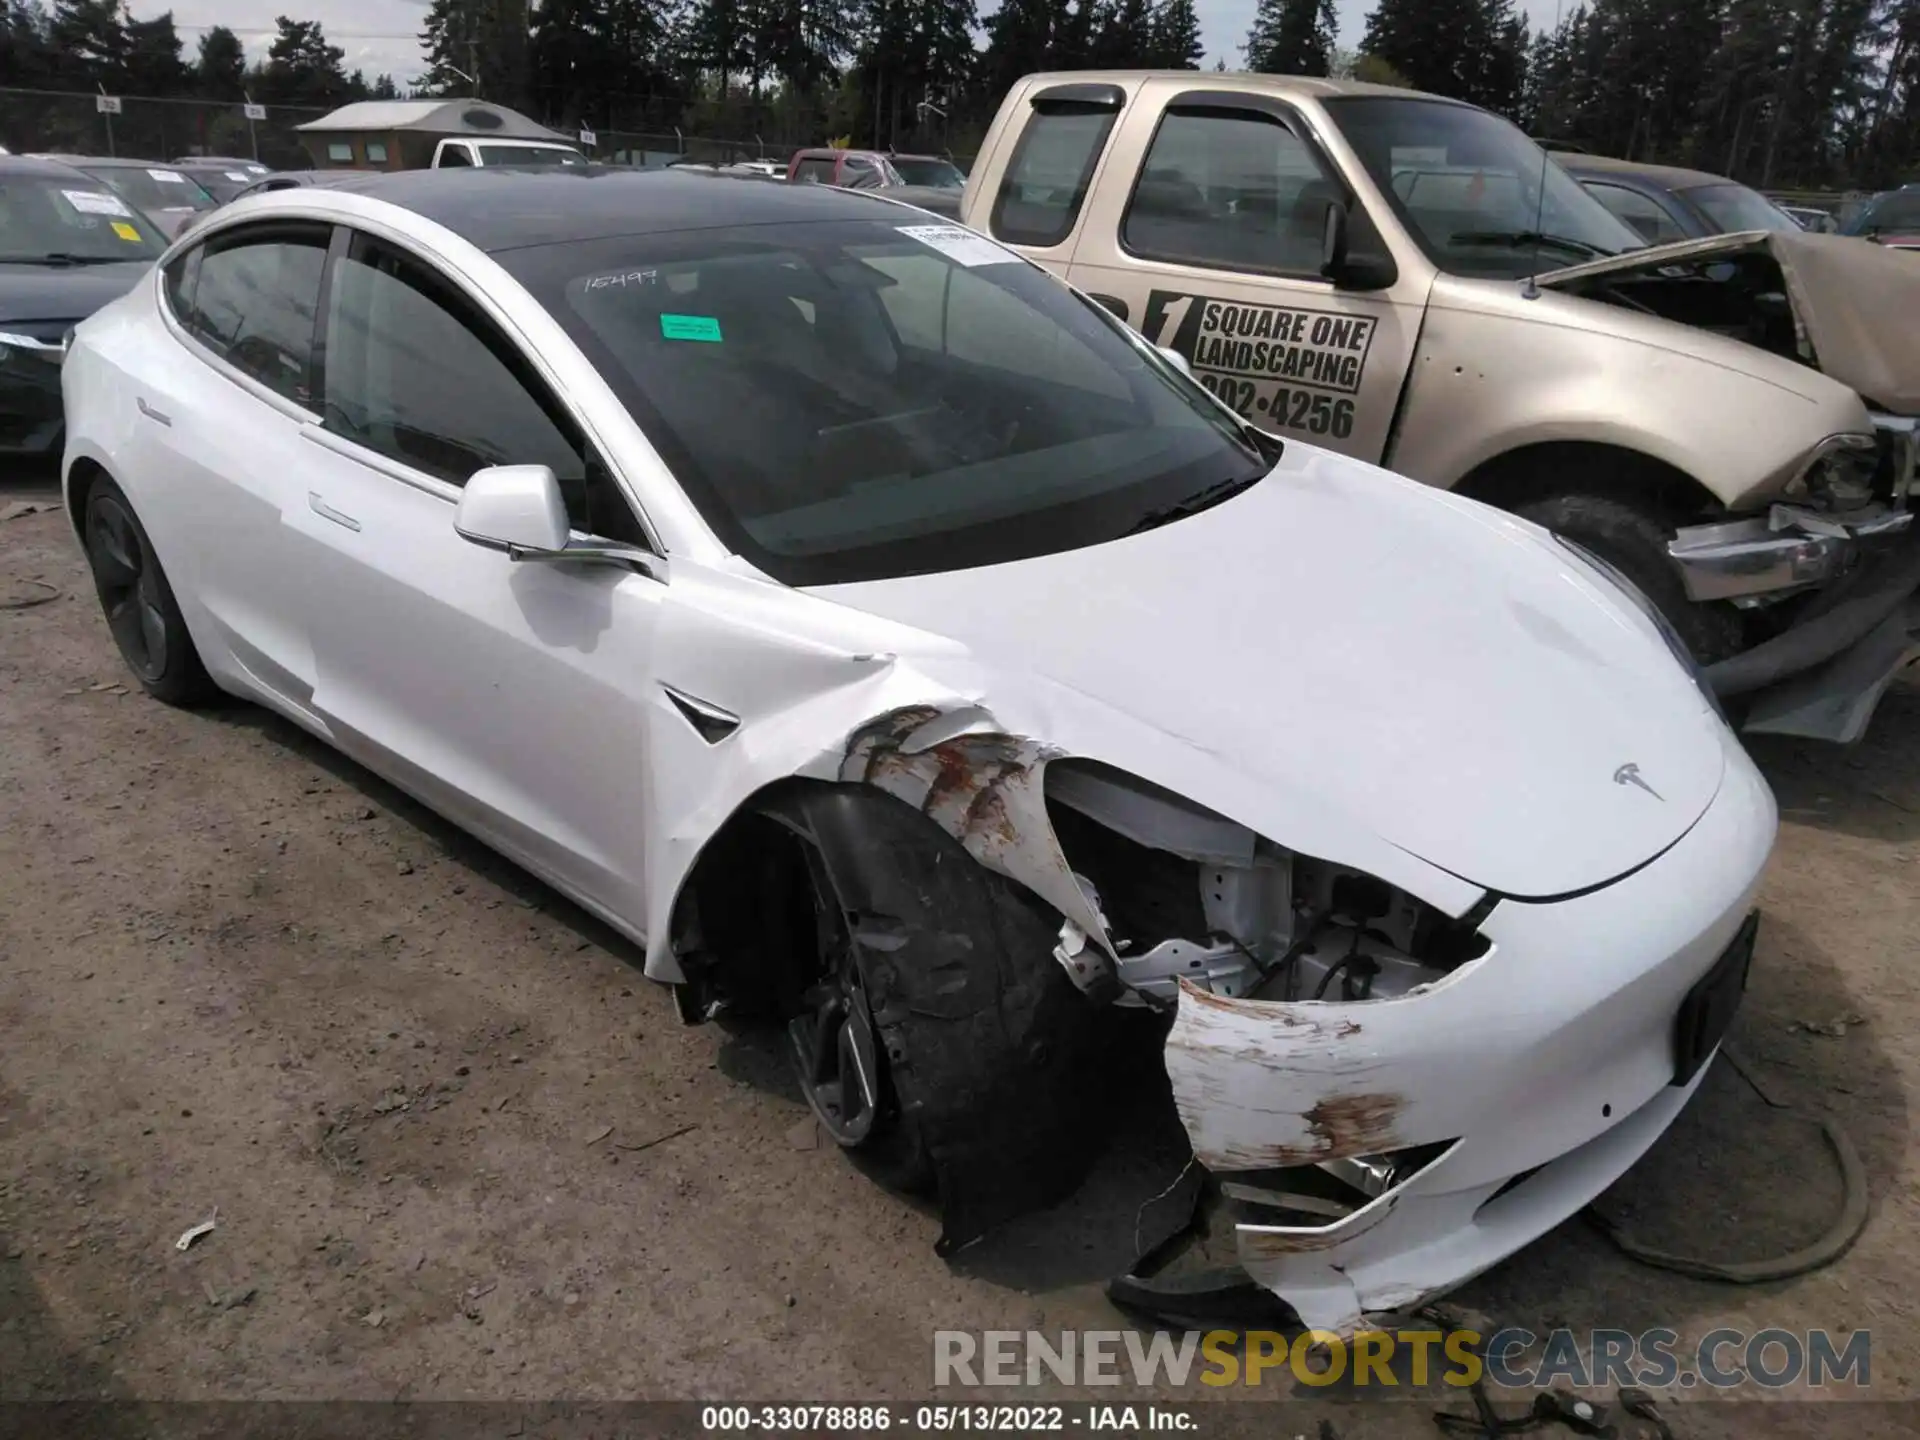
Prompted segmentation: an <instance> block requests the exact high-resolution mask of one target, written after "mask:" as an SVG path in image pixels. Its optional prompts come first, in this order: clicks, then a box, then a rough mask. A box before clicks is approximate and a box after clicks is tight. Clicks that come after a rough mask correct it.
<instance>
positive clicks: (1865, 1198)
mask: <svg viewBox="0 0 1920 1440" xmlns="http://www.w3.org/2000/svg"><path fill="white" fill-rule="evenodd" d="M1720 1053H1721V1054H1722V1055H1724V1056H1725V1057H1726V1060H1727V1063H1728V1064H1729V1065H1731V1066H1732V1067H1733V1068H1734V1070H1735V1071H1736V1072H1737V1073H1738V1074H1739V1076H1740V1078H1741V1079H1743V1080H1745V1081H1746V1082H1747V1084H1748V1085H1750V1086H1751V1087H1752V1088H1753V1093H1754V1094H1756V1095H1758V1096H1759V1097H1760V1099H1761V1100H1762V1101H1763V1102H1764V1103H1765V1104H1766V1105H1767V1106H1768V1107H1769V1108H1771V1109H1774V1110H1792V1109H1794V1108H1796V1107H1795V1106H1794V1105H1793V1104H1792V1103H1791V1102H1790V1101H1786V1100H1782V1099H1779V1098H1778V1097H1777V1096H1775V1095H1773V1094H1771V1093H1770V1092H1769V1091H1768V1090H1767V1088H1766V1087H1765V1086H1764V1085H1762V1084H1761V1082H1760V1077H1759V1076H1758V1075H1757V1074H1755V1073H1754V1071H1753V1068H1752V1066H1751V1065H1750V1063H1749V1062H1748V1061H1747V1060H1746V1058H1745V1057H1744V1056H1743V1055H1741V1053H1740V1052H1739V1051H1737V1050H1735V1049H1734V1048H1733V1046H1732V1045H1730V1044H1727V1045H1722V1046H1721V1047H1720ZM1809 1118H1811V1119H1812V1121H1813V1123H1814V1124H1816V1125H1818V1126H1819V1127H1820V1133H1821V1134H1822V1135H1824V1136H1826V1139H1827V1145H1828V1148H1830V1149H1831V1150H1832V1151H1833V1158H1834V1160H1835V1162H1836V1163H1837V1164H1838V1165H1839V1167H1840V1213H1839V1214H1838V1215H1836V1216H1834V1219H1833V1223H1832V1224H1831V1225H1829V1226H1828V1227H1827V1229H1826V1232H1825V1233H1824V1234H1822V1235H1821V1236H1820V1238H1819V1239H1817V1240H1815V1241H1813V1242H1812V1243H1811V1244H1809V1245H1803V1246H1801V1247H1800V1248H1799V1249H1798V1250H1793V1251H1790V1252H1789V1253H1787V1254H1785V1255H1782V1256H1780V1257H1778V1258H1777V1259H1773V1260H1746V1261H1727V1262H1723V1261H1718V1260H1700V1259H1696V1258H1694V1257H1693V1256H1690V1255H1673V1254H1669V1253H1668V1252H1667V1251H1664V1250H1659V1249H1656V1248H1655V1247H1653V1246H1651V1245H1645V1244H1642V1243H1641V1242H1640V1241H1639V1240H1637V1239H1635V1238H1634V1237H1633V1236H1632V1235H1631V1234H1630V1233H1628V1232H1627V1231H1626V1230H1625V1229H1623V1228H1622V1227H1621V1225H1620V1222H1619V1221H1617V1220H1615V1219H1614V1218H1613V1217H1612V1216H1610V1215H1608V1214H1606V1213H1605V1212H1604V1211H1602V1210H1600V1209H1599V1208H1598V1207H1597V1206H1593V1205H1589V1206H1588V1207H1587V1208H1586V1210H1585V1211H1584V1212H1582V1213H1583V1214H1584V1215H1585V1216H1586V1218H1587V1220H1588V1222H1589V1223H1591V1224H1592V1225H1593V1226H1594V1228H1595V1229H1597V1230H1598V1231H1599V1232H1600V1233H1601V1234H1602V1235H1604V1236H1605V1237H1606V1238H1607V1239H1608V1240H1609V1241H1611V1242H1612V1244H1613V1247H1614V1248H1615V1249H1616V1250H1618V1251H1619V1252H1620V1253H1621V1254H1623V1255H1625V1256H1626V1257H1627V1258H1628V1259H1630V1260H1637V1261H1639V1262H1640V1263H1641V1264H1642V1265H1651V1266H1652V1267H1653V1268H1654V1269H1656V1270H1671V1271H1673V1272H1674V1273H1675V1274H1676V1275H1690V1276H1692V1277H1693V1278H1694V1279H1696V1280H1718V1281H1722V1282H1724V1283H1726V1284H1729V1285H1760V1284H1765V1283H1766V1282H1768V1281H1772V1280H1788V1279H1791V1278H1792V1277H1794V1276H1796V1275H1805V1274H1807V1273H1808V1272H1809V1271H1813V1270H1819V1269H1822V1268H1823V1267H1825V1266H1828V1265H1831V1264H1832V1263H1833V1262H1834V1261H1836V1260H1838V1259H1839V1258H1840V1257H1841V1256H1842V1255H1844V1254H1846V1253H1847V1251H1848V1250H1849V1249H1851V1248H1852V1246H1853V1242H1854V1241H1855V1240H1858V1239H1859V1238H1860V1232H1861V1231H1862V1230H1864V1229H1866V1228H1867V1215H1868V1209H1869V1199H1870V1196H1869V1194H1868V1190H1867V1167H1866V1166H1865V1165H1864V1164H1863V1163H1861V1160H1860V1152H1859V1151H1858V1150H1856V1149H1855V1148H1854V1145H1853V1141H1852V1140H1851V1139H1849V1138H1848V1136H1847V1132H1846V1131H1845V1130H1843V1129H1841V1128H1840V1122H1839V1121H1837V1120H1835V1119H1833V1118H1832V1117H1831V1116H1828V1115H1814V1116H1811V1117H1809Z"/></svg>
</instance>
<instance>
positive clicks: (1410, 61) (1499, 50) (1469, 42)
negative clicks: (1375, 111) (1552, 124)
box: [1360, 0, 1523, 109]
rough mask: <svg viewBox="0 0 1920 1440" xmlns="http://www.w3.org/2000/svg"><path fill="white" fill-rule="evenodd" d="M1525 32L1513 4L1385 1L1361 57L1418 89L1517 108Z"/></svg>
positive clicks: (1370, 20) (1501, 0)
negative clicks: (1519, 50)
mask: <svg viewBox="0 0 1920 1440" xmlns="http://www.w3.org/2000/svg"><path fill="white" fill-rule="evenodd" d="M1522 33H1523V32H1520V31H1518V30H1517V28H1516V21H1515V17H1514V14H1513V10H1512V7H1511V5H1510V4H1509V3H1508V0H1380V6H1379V8H1378V9H1376V10H1375V11H1374V12H1373V13H1372V14H1371V15H1369V16H1368V17H1367V31H1366V35H1365V37H1364V38H1363V39H1362V40H1361V41H1360V52H1361V54H1363V55H1371V56H1374V57H1375V58H1377V59H1379V60H1383V61H1385V62H1386V63H1387V64H1388V65H1389V66H1391V67H1392V69H1393V70H1394V72H1395V73H1397V74H1400V75H1403V76H1405V77H1406V81H1407V83H1408V84H1409V85H1411V86H1412V87H1413V88H1414V89H1416V90H1429V91H1432V92H1433V93H1434V94H1436V95H1447V96H1451V97H1453V98H1454V99H1456V100H1469V101H1472V102H1473V103H1474V104H1476V105H1486V106H1488V107H1489V108H1493V109H1512V108H1514V107H1515V106H1517V105H1518V103H1519V99H1520V90H1521V74H1520V59H1519V55H1518V53H1517V46H1518V44H1519V41H1520V38H1521V35H1522ZM1503 50H1505V51H1506V52H1507V53H1506V54H1503Z"/></svg>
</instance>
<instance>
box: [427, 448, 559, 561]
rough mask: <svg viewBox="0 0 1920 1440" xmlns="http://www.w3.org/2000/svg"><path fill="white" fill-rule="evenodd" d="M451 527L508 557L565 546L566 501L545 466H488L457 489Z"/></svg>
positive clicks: (517, 556)
mask: <svg viewBox="0 0 1920 1440" xmlns="http://www.w3.org/2000/svg"><path fill="white" fill-rule="evenodd" d="M453 528H454V530H455V531H456V532H457V533H458V534H459V536H460V538H461V539H463V540H471V541H472V542H473V543H474V544H475V545H484V546H486V547H488V548H489V549H492V550H504V551H506V552H507V554H508V555H511V556H512V557H513V558H514V559H516V560H518V559H521V558H523V557H524V558H531V557H535V556H542V555H553V554H555V553H557V552H559V551H561V550H564V549H566V548H567V506H566V502H565V501H563V500H562V499H561V498H560V482H559V481H558V480H557V479H555V478H554V474H553V470H552V469H551V468H550V467H548V466H546V465H490V466H488V467H487V468H486V469H484V470H476V471H474V472H473V478H472V479H470V480H468V481H467V485H466V488H465V489H464V490H462V491H461V492H460V508H459V509H458V510H456V511H455V512H454V516H453Z"/></svg>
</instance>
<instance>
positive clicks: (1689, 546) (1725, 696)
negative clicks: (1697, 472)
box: [1668, 505, 1920, 744]
mask: <svg viewBox="0 0 1920 1440" xmlns="http://www.w3.org/2000/svg"><path fill="white" fill-rule="evenodd" d="M1912 522H1913V515H1912V512H1910V511H1906V510H1894V509H1888V508H1886V507H1883V506H1873V507H1868V508H1867V509H1865V510H1863V511H1861V512H1858V513H1856V514H1853V515H1850V516H1847V517H1844V518H1841V517H1828V516H1824V515H1820V514H1818V513H1816V512H1812V511H1808V510H1805V509H1802V508H1800V507H1797V506H1790V505H1776V506H1774V507H1773V508H1772V510H1771V511H1770V512H1769V514H1768V515H1767V516H1766V517H1755V518H1749V519H1746V520H1739V521H1731V522H1727V523H1723V524H1717V525H1699V526H1692V527H1689V528H1687V529H1683V530H1681V531H1680V532H1679V533H1678V534H1677V535H1676V537H1675V538H1674V540H1673V542H1672V543H1671V544H1670V545H1669V547H1668V552H1669V554H1670V555H1671V556H1672V558H1673V561H1674V563H1675V564H1676V565H1677V566H1678V567H1679V570H1680V573H1681V576H1682V578H1683V580H1684V581H1685V583H1686V587H1687V594H1688V596H1689V598H1691V599H1693V600H1696V601H1712V600H1731V601H1732V602H1733V603H1735V604H1737V605H1742V604H1744V605H1754V604H1766V603H1771V602H1773V601H1775V600H1778V599H1781V598H1783V597H1785V596H1788V595H1792V594H1794V593H1795V592H1799V591H1804V590H1807V589H1810V588H1813V587H1819V588H1818V589H1817V591H1816V593H1814V594H1813V595H1812V596H1811V597H1809V598H1807V599H1806V600H1805V602H1804V604H1803V605H1802V607H1801V609H1800V610H1799V611H1798V613H1796V614H1795V616H1794V618H1793V623H1792V624H1791V625H1789V626H1788V627H1787V628H1786V629H1784V630H1782V631H1781V632H1780V633H1779V634H1777V635H1775V636H1773V637H1772V638H1771V639H1769V640H1766V641H1763V642H1762V643H1760V644H1759V645H1756V646H1754V647H1752V648H1751V649H1748V650H1745V651H1742V652H1741V653H1740V654H1738V655H1735V656H1733V657H1731V658H1729V659H1726V660H1722V661H1719V662H1718V663H1716V664H1713V665H1710V666H1708V667H1706V670H1705V672H1704V675H1703V679H1704V681H1705V683H1706V684H1707V685H1708V686H1709V687H1710V688H1711V689H1712V690H1713V692H1714V694H1715V695H1716V696H1717V697H1718V698H1719V699H1720V700H1721V701H1722V702H1723V703H1724V702H1727V701H1735V700H1737V701H1740V702H1741V703H1742V705H1743V707H1744V709H1745V716H1744V719H1743V720H1742V722H1741V727H1740V728H1741V729H1742V730H1743V731H1746V732H1748V733H1750V734H1779V735H1799V736H1803V737H1805V738H1807V739H1813V740H1828V741H1832V742H1835V743H1837V744H1851V743H1852V742H1854V741H1856V740H1858V739H1859V738H1860V737H1861V736H1862V735H1863V734H1865V733H1866V728H1867V724H1868V722H1869V721H1870V720H1871V719H1872V718H1873V712H1874V709H1875V707H1876V706H1877V705H1878V704H1879V702H1880V697H1881V695H1882V694H1883V693H1885V691H1886V688H1887V686H1888V684H1889V683H1891V682H1892V680H1893V677H1894V676H1895V675H1896V674H1897V673H1898V672H1899V671H1900V670H1901V669H1902V668H1904V667H1905V666H1906V665H1908V664H1909V663H1911V662H1912V661H1913V660H1914V659H1915V658H1917V657H1920V601H1917V600H1916V598H1915V597H1916V592H1920V528H1916V527H1915V526H1914V525H1913V523H1912Z"/></svg>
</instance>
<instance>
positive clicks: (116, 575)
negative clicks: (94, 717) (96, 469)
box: [83, 479, 217, 705]
mask: <svg viewBox="0 0 1920 1440" xmlns="http://www.w3.org/2000/svg"><path fill="white" fill-rule="evenodd" d="M83 534H84V536H85V544H86V552H87V564H88V566H89V567H90V568H91V569H92V571H93V586H94V589H95V591H96V592H97V593H98V594H99V596H100V609H101V612H102V613H103V614H104V615H105V616H106V620H107V629H108V630H109V631H111V632H112V634H113V641H114V644H115V645H117V646H119V647H120V658H121V659H123V660H124V661H126V662H127V668H128V669H129V670H131V671H133V674H134V678H135V679H137V680H138V681H139V682H140V684H141V687H142V688H143V689H145V690H146V692H147V693H148V694H149V695H152V696H153V697H154V698H155V699H157V700H164V701H166V702H167V703H168V704H169V705H193V704H199V703H202V702H204V701H207V700H210V699H212V698H213V697H214V695H215V694H216V693H217V692H216V690H215V689H214V685H213V682H212V681H211V680H210V679H208V678H207V672H206V668H205V667H204V666H203V665H201V663H200V656H199V653H198V652H197V651H196V650H195V649H194V648H193V637H192V636H190V635H188V634H187V623H186V621H185V619H183V618H182V616H181V614H180V606H179V603H178V602H177V601H176V600H175V599H174V597H173V587H172V586H170V585H169V584H168V583H167V576H166V572H165V571H164V570H162V569H161V568H160V560H159V557H158V556H156V555H155V554H154V552H153V542H152V541H151V540H149V539H148V538H147V532H146V528H145V527H144V526H143V525H141V523H140V519H139V517H138V516H137V515H135V514H134V513H133V506H132V505H131V504H129V503H128V501H127V497H126V495H125V494H124V493H123V492H122V491H121V489H120V487H119V486H118V485H115V484H114V483H113V482H112V481H111V480H106V479H102V480H98V481H96V482H95V483H94V485H93V488H92V490H91V491H89V492H88V495H87V508H86V522H85V525H84V528H83Z"/></svg>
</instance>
